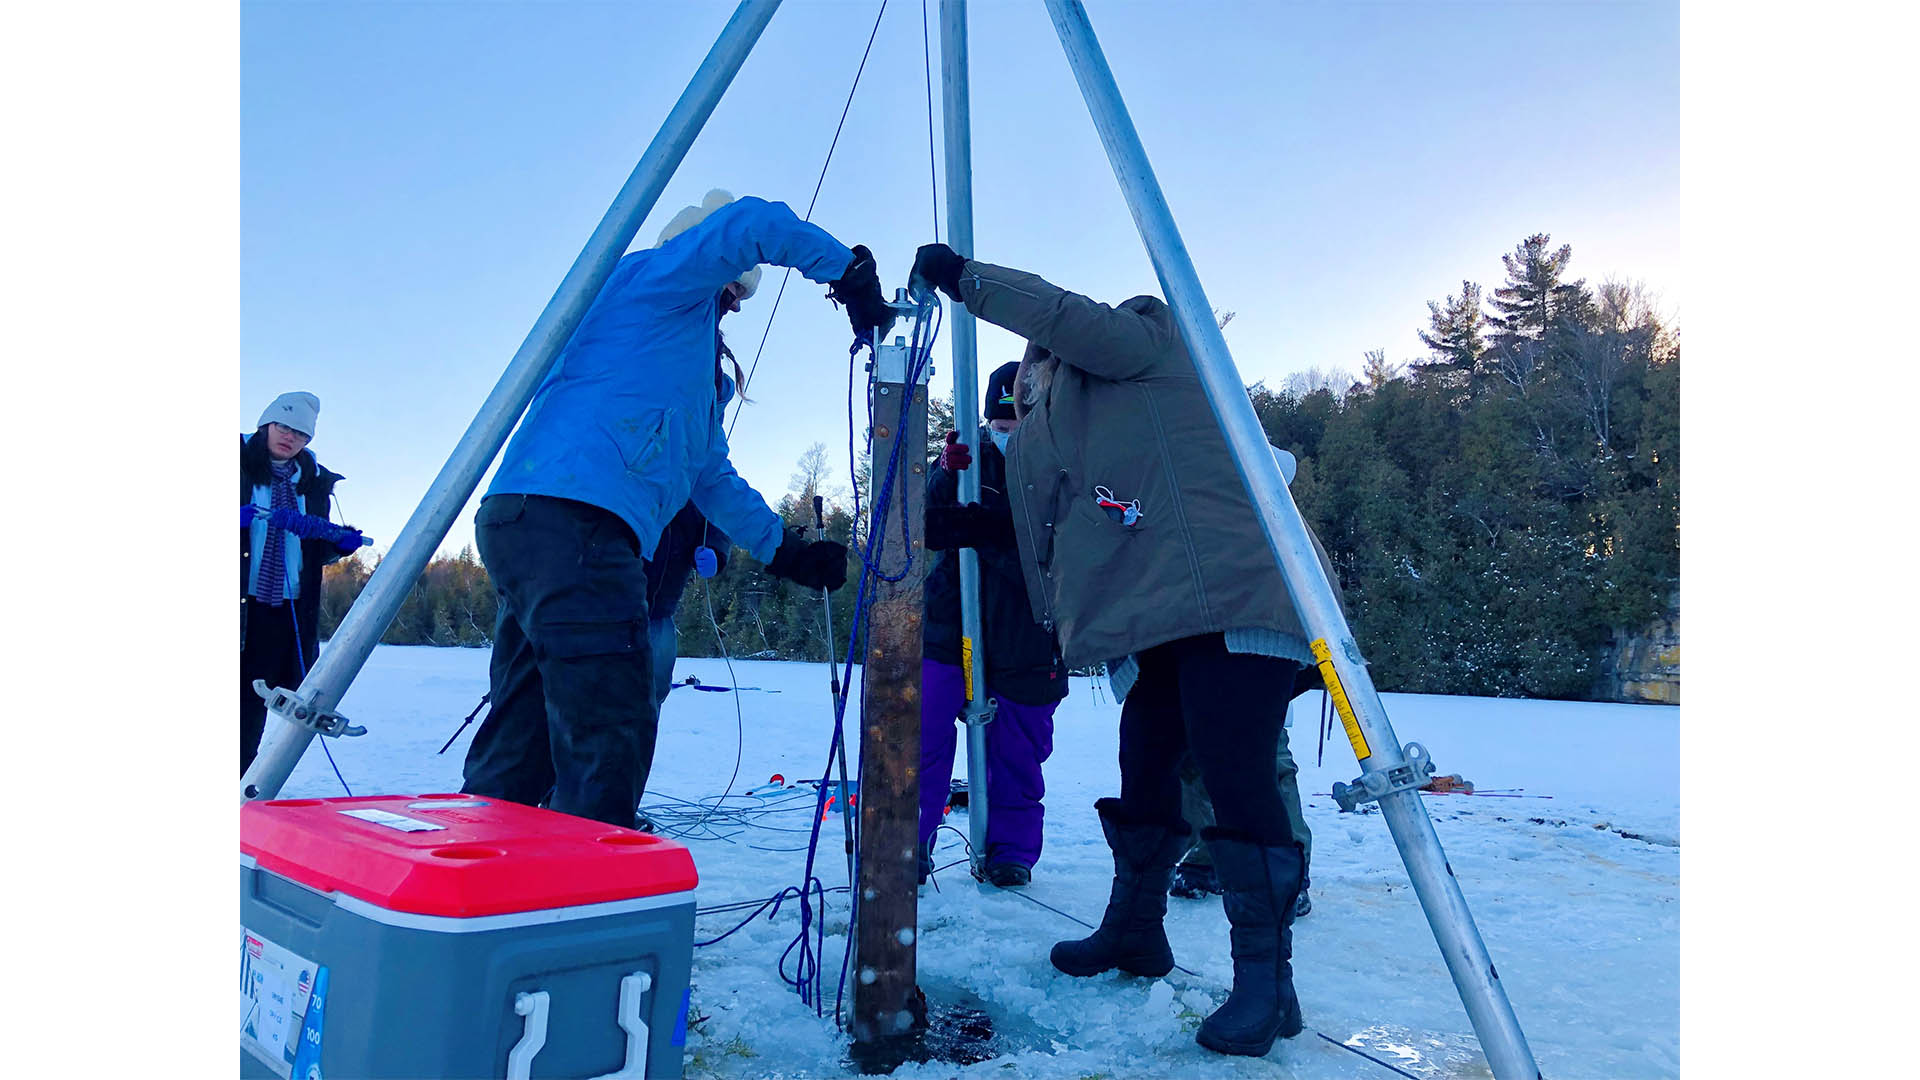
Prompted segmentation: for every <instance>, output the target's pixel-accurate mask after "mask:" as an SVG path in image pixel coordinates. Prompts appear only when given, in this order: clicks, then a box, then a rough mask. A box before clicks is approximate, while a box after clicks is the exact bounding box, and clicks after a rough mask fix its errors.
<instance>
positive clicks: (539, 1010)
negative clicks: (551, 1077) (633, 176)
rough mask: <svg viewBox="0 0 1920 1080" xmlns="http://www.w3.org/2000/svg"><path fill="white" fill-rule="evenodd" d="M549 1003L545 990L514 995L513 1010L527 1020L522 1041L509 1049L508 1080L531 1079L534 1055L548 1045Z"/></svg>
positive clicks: (521, 1035) (521, 1037)
mask: <svg viewBox="0 0 1920 1080" xmlns="http://www.w3.org/2000/svg"><path fill="white" fill-rule="evenodd" d="M547 1004H548V998H547V992H546V991H545V990H535V991H534V992H533V993H531V994H515V995H514V996H513V1011H514V1012H515V1013H517V1014H519V1015H521V1016H524V1017H526V1018H527V1022H526V1027H525V1029H524V1030H522V1032H521V1034H520V1041H519V1042H517V1043H514V1044H513V1049H512V1050H509V1051H507V1080H530V1078H531V1077H532V1075H533V1058H534V1055H536V1054H538V1053H539V1052H540V1048H541V1047H543V1046H545V1045H547Z"/></svg>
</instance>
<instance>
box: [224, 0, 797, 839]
mask: <svg viewBox="0 0 1920 1080" xmlns="http://www.w3.org/2000/svg"><path fill="white" fill-rule="evenodd" d="M779 7H780V0H742V3H741V4H740V6H739V7H738V8H736V9H734V13H733V17H732V18H730V19H728V20H727V25H726V27H725V28H724V29H722V30H721V31H720V38H719V40H717V41H715V42H714V44H713V48H712V49H711V50H709V51H708V52H707V57H706V59H705V60H703V61H701V62H700V67H699V69H698V70H697V71H695V72H694V73H693V79H692V80H691V81H690V82H688V83H687V88H686V90H685V91H683V92H682V93H681V95H680V100H679V101H677V102H675V103H674V106H673V110H672V111H671V112H669V113H668V114H667V119H666V122H665V123H663V124H662V125H660V132H659V134H657V135H655V136H654V137H653V142H652V143H650V144H648V146H647V150H646V153H645V154H642V155H641V157H640V162H639V164H637V165H636V166H634V170H633V173H632V175H630V176H628V177H627V182H626V184H625V185H624V186H622V187H621V189H620V193H619V194H618V195H616V196H615V197H614V200H613V205H612V206H611V207H609V208H608V209H607V213H606V216H605V217H603V218H601V219H600V224H599V225H598V226H596V227H595V228H594V230H593V235H592V236H591V237H589V238H588V239H587V244H586V247H584V248H582V249H581V251H580V255H579V257H578V258H576V259H574V261H573V266H572V267H571V268H570V269H568V271H567V276H566V277H565V278H562V279H561V281H560V287H559V289H557V290H556V291H555V292H554V294H553V299H551V300H549V301H547V306H546V309H545V310H543V311H542V312H541V313H540V317H539V318H538V319H536V320H534V324H533V329H532V330H531V331H529V332H528V333H527V338H526V340H525V341H524V342H522V343H521V344H520V350H519V351H518V352H516V353H514V355H513V360H512V362H511V363H509V364H508V365H507V370H506V372H505V373H504V374H502V375H501V376H500V381H499V382H498V383H496V384H495V385H494V388H493V392H492V393H491V394H488V395H487V400H486V403H485V404H483V405H481V407H480V413H479V415H477V416H475V417H474V420H473V423H472V424H470V425H468V427H467V431H466V434H464V435H462V436H461V437H460V442H459V443H458V444H457V445H456V446H455V447H454V449H453V455H452V456H451V457H449V458H448V459H447V463H446V465H444V466H442V467H441V469H440V473H439V475H438V476H436V477H434V479H433V484H432V485H431V486H430V487H428V488H427V494H426V497H425V498H423V499H421V500H420V505H419V507H418V508H416V509H415V510H414V512H413V516H412V517H410V518H408V519H407V524H406V527H405V528H403V529H401V530H400V536H399V538H398V539H396V540H395V541H394V544H393V548H392V550H390V551H389V552H388V553H387V557H386V558H385V559H382V560H381V561H380V566H379V568H378V569H376V570H375V571H374V573H373V577H372V578H370V579H369V580H368V581H367V585H366V588H365V589H364V590H363V591H362V592H361V593H360V596H359V598H358V599H356V600H355V601H354V603H353V607H352V608H350V609H349V610H348V611H347V616H346V618H345V619H344V620H343V621H342V622H341V624H340V629H339V630H338V631H337V632H336V633H335V634H334V636H333V640H332V641H330V642H329V643H328V644H327V647H326V649H325V650H323V651H322V652H321V653H320V657H319V659H318V660H317V661H316V662H315V663H314V665H313V670H311V671H309V672H308V673H307V677H306V678H305V679H304V680H302V681H301V683H300V688H299V690H298V691H297V692H296V694H295V696H296V697H297V698H299V699H300V701H299V703H298V706H297V708H298V709H300V710H302V711H304V712H305V713H306V714H307V715H325V714H327V713H329V712H331V711H332V710H333V709H334V708H335V707H337V706H338V705H339V703H340V699H341V698H343V697H345V696H346V693H347V688H348V687H349V686H351V685H352V684H353V679H354V676H356V675H358V674H359V673H360V668H361V667H362V666H363V665H365V664H366V662H367V657H368V656H369V655H371V654H372V653H373V647H374V645H376V644H378V643H379V641H380V637H381V635H382V634H385V633H386V630H387V624H388V623H390V622H392V621H393V617H394V615H395V614H397V613H398V612H399V610H400V605H401V603H402V602H403V601H405V600H406V598H407V593H408V592H410V591H411V590H412V589H413V585H414V582H415V581H417V580H418V579H419V577H420V572H421V571H422V570H424V569H425V568H426V565H427V561H428V560H429V559H431V558H432V557H433V553H434V550H435V549H436V548H438V547H439V546H440V541H441V540H443V539H445V538H446V535H447V530H448V529H450V528H452V526H453V520H454V517H455V516H456V515H458V514H459V513H460V510H461V508H462V507H464V506H465V505H466V504H467V499H468V498H470V497H471V496H472V495H473V490H474V488H475V487H478V486H479V484H480V477H481V475H482V474H483V473H485V472H486V471H487V466H488V465H490V464H492V463H493V459H494V458H495V457H497V456H498V455H499V453H500V448H501V447H502V446H503V445H505V443H506V441H507V436H508V435H509V434H510V433H511V432H512V431H513V426H514V424H516V423H518V422H519V420H520V414H521V413H523V412H525V411H526V408H527V402H529V401H531V400H532V399H533V394H534V391H536V390H538V389H539V388H540V383H541V382H542V381H543V380H545V379H546V377H547V372H548V371H549V370H551V369H552V367H553V362H554V360H555V359H556V358H557V357H558V356H559V355H560V351H561V350H562V349H563V348H565V347H566V344H567V341H568V340H569V339H571V338H572V337H573V331H574V329H575V328H576V327H578V326H579V325H580V319H581V317H582V316H584V315H585V314H586V313H587V308H588V307H589V306H591V305H592V303H593V301H594V298H595V297H597V296H599V295H600V287H601V286H602V285H604V284H606V280H607V277H608V275H610V274H611V273H612V272H613V267H614V264H615V263H616V262H618V261H619V260H620V257H621V256H622V255H623V254H625V253H626V250H627V245H628V244H629V243H631V242H632V241H633V234H634V232H635V231H636V230H638V229H639V228H640V223H641V222H642V221H645V220H646V217H647V214H648V213H649V212H651V211H652V209H653V205H654V203H655V202H657V201H659V198H660V192H661V191H662V190H663V189H665V188H666V186H667V181H668V180H670V179H672V178H673V174H674V170H676V169H677V168H679V166H680V161H681V159H682V158H684V157H686V155H687V149H688V148H689V147H691V146H692V145H693V140H694V137H695V136H697V135H699V134H700V129H701V128H702V127H704V126H705V125H706V122H707V118H708V117H709V116H711V115H713V109H714V106H715V105H717V104H718V103H719V101H720V95H721V94H723V93H725V92H726V89H727V86H728V84H730V83H732V82H733V77H734V75H735V74H737V73H738V72H739V70H740V65H741V64H742V63H744V62H745V61H746V59H747V54H748V53H749V52H751V51H752V50H753V46H754V43H755V42H756V41H758V40H759V39H760V33H761V31H763V30H765V29H766V28H767V23H768V21H769V20H771V19H772V18H773V13H774V11H775V10H776V9H778V8H779ZM313 736H314V732H313V731H312V730H310V729H309V728H307V727H304V726H302V725H300V724H296V723H294V722H292V721H291V720H289V719H287V718H286V717H285V716H281V715H279V714H277V713H276V714H274V722H272V723H270V724H268V730H267V738H266V741H265V742H264V744H263V745H262V746H261V747H260V754H259V756H258V757H256V758H255V759H254V762H253V765H252V767H251V768H249V769H248V770H247V772H246V775H245V776H243V777H241V778H240V798H241V801H243V802H244V801H246V800H248V799H271V798H273V797H274V796H276V795H278V794H279V793H280V788H281V787H282V786H283V785H285V784H286V782H287V777H288V776H290V775H292V773H293V768H294V766H295V765H297V764H299V761H300V757H301V755H302V754H304V753H306V750H307V744H308V743H309V742H311V741H312V739H313Z"/></svg>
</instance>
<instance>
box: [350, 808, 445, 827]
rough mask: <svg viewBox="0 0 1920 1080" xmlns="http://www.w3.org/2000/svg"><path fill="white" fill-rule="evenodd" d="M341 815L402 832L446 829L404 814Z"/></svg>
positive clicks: (364, 812) (357, 812)
mask: <svg viewBox="0 0 1920 1080" xmlns="http://www.w3.org/2000/svg"><path fill="white" fill-rule="evenodd" d="M340 813H342V814H345V815H347V816H348V817H350V818H359V819H360V820H361V821H367V822H372V823H373V824H375V825H385V826H386V827H387V828H389V829H398V830H400V831H401V832H433V831H435V830H438V829H444V828H446V826H445V825H435V824H434V823H433V822H431V821H421V820H420V819H419V818H410V817H407V816H406V815H404V814H392V813H388V812H387V811H385V810H342V811H340Z"/></svg>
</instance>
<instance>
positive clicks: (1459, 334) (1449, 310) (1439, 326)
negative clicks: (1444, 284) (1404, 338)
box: [1415, 281, 1487, 378]
mask: <svg viewBox="0 0 1920 1080" xmlns="http://www.w3.org/2000/svg"><path fill="white" fill-rule="evenodd" d="M1427 322H1428V329H1427V330H1421V331H1418V333H1419V335H1420V340H1421V342H1422V343H1424V344H1425V345H1426V346H1427V348H1428V349H1431V350H1432V351H1433V358H1432V359H1430V360H1428V361H1426V362H1424V363H1421V364H1417V365H1415V369H1416V370H1417V371H1419V372H1420V373H1421V374H1423V375H1428V376H1444V375H1448V374H1452V375H1456V376H1459V377H1462V378H1470V377H1471V376H1473V375H1474V374H1475V373H1477V372H1478V371H1479V370H1480V357H1481V356H1482V355H1484V354H1485V353H1486V351H1487V342H1486V339H1485V338H1484V337H1483V336H1482V335H1481V333H1480V330H1481V327H1482V326H1483V325H1485V323H1486V315H1485V313H1484V312H1483V311H1481V308H1480V286H1479V285H1478V284H1476V283H1474V282H1471V281H1462V282H1461V283H1460V295H1459V296H1457V297H1456V296H1452V295H1449V296H1448V297H1447V299H1446V301H1445V302H1444V303H1442V302H1440V301H1436V300H1429V301H1427Z"/></svg>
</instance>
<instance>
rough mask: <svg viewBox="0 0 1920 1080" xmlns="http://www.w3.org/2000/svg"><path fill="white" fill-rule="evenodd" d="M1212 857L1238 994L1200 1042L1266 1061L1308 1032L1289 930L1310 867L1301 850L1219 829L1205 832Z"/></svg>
mask: <svg viewBox="0 0 1920 1080" xmlns="http://www.w3.org/2000/svg"><path fill="white" fill-rule="evenodd" d="M1207 849H1208V850H1209V851H1212V852H1213V868H1214V870H1215V871H1216V872H1217V873H1218V874H1219V875H1220V884H1221V885H1223V886H1225V887H1226V891H1227V893H1226V908H1227V920H1228V921H1229V922H1231V923H1232V924H1233V930H1232V940H1233V993H1231V994H1229V995H1227V1000H1226V1003H1225V1004H1223V1005H1221V1006H1220V1007H1219V1008H1218V1009H1216V1010H1214V1013H1213V1015H1212V1016H1209V1017H1207V1018H1206V1019H1205V1020H1204V1021H1202V1022H1201V1024H1200V1033H1199V1034H1198V1035H1197V1036H1195V1038H1196V1039H1197V1040H1198V1042H1199V1043H1200V1045H1201V1046H1204V1047H1206V1048H1207V1049H1209V1050H1216V1051H1218V1052H1220V1053H1222V1054H1246V1055H1248V1056H1250V1057H1260V1056H1262V1055H1264V1054H1265V1053H1266V1052H1267V1051H1268V1050H1271V1049H1273V1040H1274V1039H1275V1038H1288V1039H1290V1038H1292V1037H1293V1036H1295V1035H1298V1034H1300V1032H1301V1030H1302V1029H1303V1027H1304V1026H1305V1025H1304V1024H1303V1022H1302V1020H1301V1017H1300V999H1299V997H1297V996H1296V995H1295V994H1294V992H1293V964H1292V962H1291V961H1292V958H1293V933H1292V925H1291V924H1292V922H1293V904H1294V898H1295V897H1296V896H1297V895H1298V894H1299V892H1300V881H1301V878H1302V877H1304V876H1305V870H1306V860H1305V858H1304V857H1303V856H1302V855H1301V853H1300V848H1299V846H1298V845H1296V844H1285V845H1281V846H1276V847H1267V846H1263V845H1261V844H1258V843H1255V842H1253V841H1252V840H1251V839H1249V838H1247V837H1245V836H1242V835H1239V834H1235V833H1230V832H1225V831H1222V830H1220V829H1208V830H1207Z"/></svg>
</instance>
